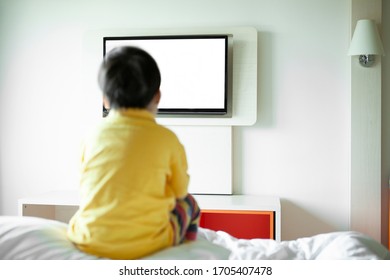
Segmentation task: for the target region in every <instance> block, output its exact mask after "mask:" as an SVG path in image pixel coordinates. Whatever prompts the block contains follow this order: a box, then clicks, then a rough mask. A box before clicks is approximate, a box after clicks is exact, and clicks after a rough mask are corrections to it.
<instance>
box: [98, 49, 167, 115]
mask: <svg viewBox="0 0 390 280" xmlns="http://www.w3.org/2000/svg"><path fill="white" fill-rule="evenodd" d="M160 83H161V76H160V71H159V69H158V66H157V63H156V61H155V60H154V59H153V57H152V56H151V55H150V54H148V53H147V52H146V51H144V50H142V49H139V48H136V47H129V46H126V47H117V48H115V49H113V50H111V51H110V52H109V53H108V54H106V56H105V59H104V61H103V63H102V65H101V67H100V70H99V86H100V88H101V90H102V91H103V94H104V95H105V96H106V98H107V99H108V101H109V102H110V108H114V109H120V108H146V106H147V105H148V104H149V102H150V101H151V100H152V99H153V97H154V95H155V94H156V92H157V91H158V90H159V88H160Z"/></svg>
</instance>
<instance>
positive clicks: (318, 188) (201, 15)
mask: <svg viewBox="0 0 390 280" xmlns="http://www.w3.org/2000/svg"><path fill="white" fill-rule="evenodd" d="M91 3H93V7H92V6H91ZM349 16H350V15H349V1H348V0H322V1H321V0H295V1H291V0H279V1H273V0H241V1H234V0H230V1H229V0H213V1H208V0H198V1H181V0H165V1H159V0H155V1H153V0H143V1H76V0H71V1H49V0H19V1H7V0H0V38H1V43H0V44H1V47H0V135H1V137H0V203H1V205H0V213H1V214H3V215H11V214H17V199H18V198H20V197H24V196H28V195H32V194H36V193H39V192H44V191H48V190H53V189H75V188H77V180H78V147H79V142H80V138H81V137H82V135H83V133H84V131H85V129H86V128H87V127H89V126H90V125H91V124H93V123H95V122H97V121H98V120H99V119H100V113H101V112H100V105H101V98H100V94H99V93H98V92H84V91H83V90H82V89H83V87H84V85H83V81H82V72H83V63H82V61H83V59H84V58H83V57H82V42H83V39H84V36H85V34H86V33H88V32H89V31H90V30H93V29H105V28H137V29H138V28H177V27H189V28H193V27H225V26H253V27H255V28H257V30H258V32H259V33H258V37H259V41H258V45H259V47H258V56H259V66H258V118H257V119H258V121H257V123H256V124H255V125H253V126H250V127H235V128H234V131H233V133H234V136H233V158H234V163H233V167H234V172H233V183H234V186H233V189H234V192H235V193H245V194H264V195H277V196H280V197H281V199H282V211H283V216H282V239H293V238H296V237H300V236H307V235H312V234H315V233H320V232H327V231H333V230H346V229H348V227H349V221H348V217H349V172H350V170H349V156H350V155H349V149H350V142H349V138H350V129H349V124H350V103H349V102H350V88H349V79H350V73H349V62H350V58H349V57H348V56H347V55H346V52H347V49H348V46H349Z"/></svg>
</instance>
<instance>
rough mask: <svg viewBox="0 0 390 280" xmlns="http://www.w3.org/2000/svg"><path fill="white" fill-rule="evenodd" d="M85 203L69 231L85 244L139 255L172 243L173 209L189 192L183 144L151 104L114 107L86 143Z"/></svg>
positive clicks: (102, 251) (91, 249)
mask: <svg viewBox="0 0 390 280" xmlns="http://www.w3.org/2000/svg"><path fill="white" fill-rule="evenodd" d="M81 168H82V169H81V181H80V184H81V186H80V209H79V210H78V211H77V213H76V214H75V215H74V217H72V219H71V221H70V224H69V228H68V237H69V239H70V240H71V241H72V242H74V243H75V244H76V245H77V246H78V247H79V248H80V249H81V250H83V251H85V252H87V253H91V254H94V255H97V256H102V257H107V258H112V259H137V258H140V257H143V256H146V255H148V254H150V253H153V252H156V251H158V250H161V249H163V248H166V247H168V246H172V242H173V231H172V228H171V225H170V218H169V217H170V211H171V210H172V209H173V208H174V205H175V200H176V198H182V197H184V196H185V195H186V194H187V191H188V181H189V177H188V174H187V160H186V155H185V151H184V148H183V146H182V145H181V144H180V142H179V140H178V139H177V137H176V135H175V134H174V133H173V132H172V131H170V130H168V129H167V128H165V127H163V126H161V125H158V124H157V123H156V121H155V119H154V116H153V115H152V114H150V113H149V112H148V111H146V110H136V109H129V110H121V111H111V112H110V115H109V116H108V117H107V118H105V120H104V121H103V123H102V124H101V125H99V126H98V127H97V129H96V130H95V131H94V132H93V133H92V134H91V135H89V137H88V138H87V139H86V141H85V144H84V146H83V154H82V165H81Z"/></svg>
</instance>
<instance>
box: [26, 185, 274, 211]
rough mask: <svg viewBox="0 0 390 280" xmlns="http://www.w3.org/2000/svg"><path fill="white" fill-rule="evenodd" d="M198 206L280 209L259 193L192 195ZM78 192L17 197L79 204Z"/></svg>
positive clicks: (272, 198)
mask: <svg viewBox="0 0 390 280" xmlns="http://www.w3.org/2000/svg"><path fill="white" fill-rule="evenodd" d="M194 197H195V198H196V200H197V201H198V203H199V206H200V208H204V209H210V210H212V209H216V210H262V211H280V199H279V198H278V197H276V196H261V195H194ZM79 201H80V199H79V194H78V191H77V190H74V191H71V190H69V191H52V192H47V193H43V194H40V195H35V196H31V197H26V198H21V199H19V203H20V204H41V205H63V206H77V205H79Z"/></svg>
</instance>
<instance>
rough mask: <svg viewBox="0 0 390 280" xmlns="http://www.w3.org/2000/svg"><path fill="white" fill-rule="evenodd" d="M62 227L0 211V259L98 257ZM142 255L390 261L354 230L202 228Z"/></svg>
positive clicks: (374, 243)
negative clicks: (236, 231)
mask: <svg viewBox="0 0 390 280" xmlns="http://www.w3.org/2000/svg"><path fill="white" fill-rule="evenodd" d="M66 227H67V225H66V224H65V223H62V222H58V221H53V220H47V219H42V218H35V217H19V216H0V259H2V260H15V259H17V260H53V259H55V260H83V259H84V260H94V259H99V258H97V257H95V256H91V255H88V254H85V253H83V252H81V251H79V250H78V249H77V248H76V247H74V246H73V244H72V243H71V242H69V241H68V240H67V238H66ZM144 259H168V260H192V259H195V260H205V259H211V260H217V259H221V260H224V259H245V260H276V259H278V260H290V259H291V260H292V259H294V260H313V259H338V260H346V259H365V260H367V259H381V260H390V252H389V251H388V250H387V249H386V248H385V247H384V246H382V245H381V244H380V243H378V242H377V241H375V240H373V239H372V238H370V237H368V236H366V235H363V234H360V233H357V232H333V233H326V234H320V235H316V236H311V237H307V238H300V239H297V240H291V241H282V242H277V241H274V240H265V239H251V240H246V239H236V238H234V237H232V236H231V235H229V234H227V233H225V232H221V231H218V232H216V231H212V230H208V229H204V228H200V229H199V238H198V240H197V241H194V242H190V243H187V244H183V245H180V246H176V247H172V248H169V249H166V250H163V251H160V252H158V253H155V254H153V255H150V256H148V257H146V258H144Z"/></svg>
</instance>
